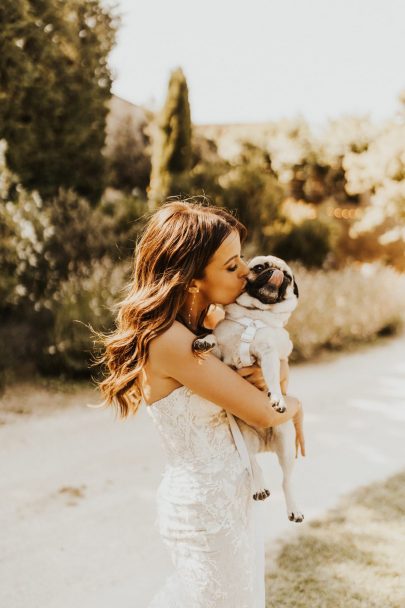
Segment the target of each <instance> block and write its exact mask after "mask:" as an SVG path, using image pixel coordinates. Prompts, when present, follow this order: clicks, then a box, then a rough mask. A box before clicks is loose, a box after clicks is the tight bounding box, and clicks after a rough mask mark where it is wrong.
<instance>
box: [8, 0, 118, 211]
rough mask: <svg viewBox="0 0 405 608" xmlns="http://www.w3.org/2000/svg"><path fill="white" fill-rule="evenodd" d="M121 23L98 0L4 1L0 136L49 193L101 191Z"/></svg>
mask: <svg viewBox="0 0 405 608" xmlns="http://www.w3.org/2000/svg"><path fill="white" fill-rule="evenodd" d="M116 25H117V21H116V19H115V17H114V16H113V15H112V14H111V13H109V12H108V10H106V9H105V8H103V7H102V6H101V3H100V1H99V0H84V1H80V0H63V1H62V0H37V1H36V2H33V1H29V0H16V1H15V0H4V2H2V3H1V7H0V28H1V31H2V39H1V47H0V102H1V107H0V138H4V139H5V140H6V141H7V142H8V151H7V163H8V165H9V167H10V168H11V169H12V170H13V171H14V172H16V173H17V174H18V175H19V177H20V179H21V181H22V183H23V185H24V186H25V187H26V188H28V189H37V190H38V191H39V192H40V194H41V195H42V196H43V197H49V196H52V195H55V194H56V193H57V190H58V188H59V187H64V188H74V189H75V190H76V191H77V192H78V193H80V194H81V195H84V196H86V197H88V198H89V199H90V200H92V201H96V200H98V198H99V196H100V194H101V192H102V191H103V188H104V184H103V176H104V174H105V171H104V158H103V156H102V154H101V150H102V148H103V145H104V140H105V123H106V115H107V112H108V109H107V107H106V102H107V100H108V99H109V97H110V85H111V75H110V70H109V67H108V65H107V58H108V54H109V52H110V50H111V48H112V46H113V43H114V38H115V29H116Z"/></svg>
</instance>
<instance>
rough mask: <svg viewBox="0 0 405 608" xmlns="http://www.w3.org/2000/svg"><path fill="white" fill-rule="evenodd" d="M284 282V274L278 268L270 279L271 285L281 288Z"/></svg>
mask: <svg viewBox="0 0 405 608" xmlns="http://www.w3.org/2000/svg"><path fill="white" fill-rule="evenodd" d="M283 281H284V272H282V271H281V270H278V269H277V268H276V269H275V270H273V272H272V275H271V277H270V279H269V283H270V284H271V285H275V287H280V285H281V284H282V282H283Z"/></svg>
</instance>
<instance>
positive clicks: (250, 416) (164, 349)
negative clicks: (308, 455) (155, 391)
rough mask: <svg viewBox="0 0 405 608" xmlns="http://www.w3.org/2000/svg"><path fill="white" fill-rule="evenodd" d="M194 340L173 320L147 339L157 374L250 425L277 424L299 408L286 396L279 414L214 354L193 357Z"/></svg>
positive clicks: (260, 394)
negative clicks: (163, 329) (198, 357)
mask: <svg viewBox="0 0 405 608" xmlns="http://www.w3.org/2000/svg"><path fill="white" fill-rule="evenodd" d="M194 339H195V335H194V334H193V333H192V332H191V331H189V330H188V329H187V328H186V327H184V325H182V324H181V323H179V322H177V321H175V322H174V323H173V325H172V326H171V327H170V328H169V329H168V330H166V331H165V332H163V334H161V335H160V336H158V337H157V338H154V339H153V340H152V341H151V343H150V345H149V357H150V360H151V361H153V365H154V367H155V368H157V369H159V373H160V374H161V375H164V376H166V377H169V378H174V379H175V380H177V382H180V383H181V384H184V385H185V386H187V387H189V388H190V389H191V390H192V391H193V392H195V393H197V394H198V395H201V397H203V398H205V399H208V400H209V401H213V402H214V403H216V404H218V405H219V406H220V407H222V408H224V409H225V410H227V411H229V412H231V413H232V414H235V416H238V418H241V419H242V420H244V421H245V422H247V424H250V425H251V426H257V427H262V428H267V427H270V426H277V425H279V424H282V423H283V422H286V421H287V420H290V419H291V418H292V417H293V416H294V415H295V414H296V413H297V412H298V411H299V409H300V407H301V404H300V402H299V400H298V399H296V398H295V397H292V396H287V397H286V403H287V410H286V412H284V413H283V414H279V413H278V412H276V411H275V410H274V409H273V408H272V407H271V406H270V404H269V400H268V397H267V395H266V393H264V392H262V391H260V390H258V389H257V388H256V387H254V386H253V385H252V384H250V383H249V382H246V380H244V379H243V378H242V377H241V376H240V375H239V374H237V373H235V372H234V371H233V370H232V369H231V368H230V367H228V366H227V365H225V363H223V362H222V361H220V360H219V359H217V358H216V357H214V355H212V354H208V355H207V356H206V357H205V359H196V358H195V356H194V355H193V353H192V350H191V346H192V342H193V340H194Z"/></svg>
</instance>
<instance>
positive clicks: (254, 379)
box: [235, 359, 289, 395]
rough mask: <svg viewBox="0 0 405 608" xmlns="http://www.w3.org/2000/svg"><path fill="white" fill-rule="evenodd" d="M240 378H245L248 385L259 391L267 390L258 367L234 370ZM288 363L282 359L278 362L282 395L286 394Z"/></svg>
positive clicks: (252, 366)
mask: <svg viewBox="0 0 405 608" xmlns="http://www.w3.org/2000/svg"><path fill="white" fill-rule="evenodd" d="M235 371H236V373H238V374H239V375H240V376H242V378H245V380H247V381H248V382H250V384H253V385H254V386H255V387H256V388H258V389H259V390H260V391H265V390H267V385H266V382H265V379H264V377H263V374H262V369H261V367H259V366H258V365H251V366H249V367H242V368H241V369H237V370H235ZM288 375H289V369H288V361H286V360H285V359H282V360H281V361H280V386H281V390H282V393H283V395H286V394H287V385H288Z"/></svg>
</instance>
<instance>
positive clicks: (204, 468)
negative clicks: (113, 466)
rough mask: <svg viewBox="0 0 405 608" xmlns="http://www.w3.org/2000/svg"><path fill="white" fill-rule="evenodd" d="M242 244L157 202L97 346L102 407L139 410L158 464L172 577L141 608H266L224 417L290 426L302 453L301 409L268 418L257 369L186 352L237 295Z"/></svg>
mask: <svg viewBox="0 0 405 608" xmlns="http://www.w3.org/2000/svg"><path fill="white" fill-rule="evenodd" d="M245 237H246V228H245V227H244V226H243V225H242V224H241V223H240V222H238V220H237V219H236V218H235V217H234V216H233V215H231V214H230V213H229V212H227V211H225V210H224V209H221V208H218V207H213V206H206V205H205V204H201V203H190V202H187V201H174V202H169V203H166V204H164V205H163V206H162V207H160V208H159V209H158V210H157V211H156V212H155V213H154V214H153V215H152V216H151V218H150V220H149V222H148V224H147V226H146V228H145V230H144V232H143V235H142V238H141V239H140V241H139V243H138V244H137V249H136V254H135V268H134V274H133V281H132V284H131V286H130V290H129V293H128V296H127V297H126V298H125V300H124V301H123V302H121V303H120V305H119V312H118V317H117V329H116V331H115V332H114V333H113V334H112V335H110V336H109V337H108V338H107V339H106V341H105V342H106V344H105V346H106V350H105V354H104V357H103V360H104V362H105V363H106V366H107V368H108V370H109V376H108V377H107V378H106V379H104V380H103V381H102V382H101V383H100V388H101V390H102V392H103V394H104V396H105V397H106V401H107V402H108V403H110V404H113V403H116V404H117V405H118V406H119V408H120V413H121V416H122V417H125V416H127V415H128V414H129V412H133V413H135V412H136V410H137V409H138V407H139V405H140V404H141V403H144V404H145V406H146V407H147V411H148V412H149V415H150V416H151V418H152V420H153V422H154V424H155V425H156V428H157V430H158V432H159V434H160V436H161V439H162V442H163V445H164V447H165V451H166V454H167V460H168V463H167V466H166V470H165V474H164V476H163V479H162V482H161V484H160V486H159V489H158V495H157V499H158V500H157V506H158V521H159V528H160V532H161V535H162V538H163V540H164V542H165V544H166V545H167V547H168V548H169V551H170V553H171V558H172V561H173V564H174V566H175V573H174V574H173V575H172V576H171V577H169V579H168V580H167V582H166V585H165V587H164V588H163V589H162V590H160V591H159V592H158V593H157V595H156V596H155V598H154V600H153V601H152V603H151V605H150V608H174V607H176V608H264V606H265V599H264V546H263V538H262V537H260V535H259V534H258V532H259V531H258V529H257V526H256V521H255V519H256V514H255V509H256V508H257V506H258V504H257V503H255V501H253V499H252V489H251V476H250V473H249V471H248V470H247V469H246V468H245V465H244V463H243V459H242V458H241V454H240V452H239V451H238V448H237V445H236V443H235V440H234V436H233V435H232V432H231V429H230V426H229V422H228V417H227V412H230V413H231V414H234V415H235V416H237V417H239V418H241V419H242V420H244V421H245V422H247V423H248V424H251V425H254V426H258V427H266V428H267V427H270V426H275V425H277V424H281V423H282V422H285V421H286V420H289V419H290V418H294V422H295V425H296V430H297V437H298V440H299V442H301V446H302V445H303V436H302V415H301V414H302V410H301V405H300V403H299V401H298V400H297V399H295V398H294V397H290V396H287V397H286V401H287V411H286V412H285V413H283V414H278V413H276V412H275V411H274V410H273V409H272V408H271V407H270V406H269V403H268V398H267V396H266V392H264V391H262V390H258V389H263V388H265V385H264V381H263V377H262V375H261V372H260V370H259V368H257V367H256V368H255V367H252V368H244V369H242V370H239V372H238V373H237V372H235V371H233V370H232V369H230V368H229V367H227V366H226V365H225V364H224V363H222V362H221V361H220V360H219V359H217V358H216V357H214V356H213V355H211V354H210V355H208V356H207V357H206V358H205V359H203V360H201V359H200V358H198V357H195V355H193V353H192V348H191V346H192V342H193V340H194V339H195V337H196V336H198V335H202V334H203V333H207V327H208V328H209V327H212V326H213V320H212V318H210V311H211V310H212V309H211V305H212V304H222V305H226V304H229V303H231V302H234V301H235V299H236V298H237V297H238V295H240V293H241V292H242V291H243V289H244V287H245V285H246V276H247V275H248V271H249V269H248V267H247V265H246V264H245V262H244V261H243V259H241V255H240V253H241V242H243V240H244V239H245ZM243 376H244V377H243ZM245 378H247V379H248V380H249V381H246V379H245ZM255 385H256V386H255ZM301 449H302V447H301Z"/></svg>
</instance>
